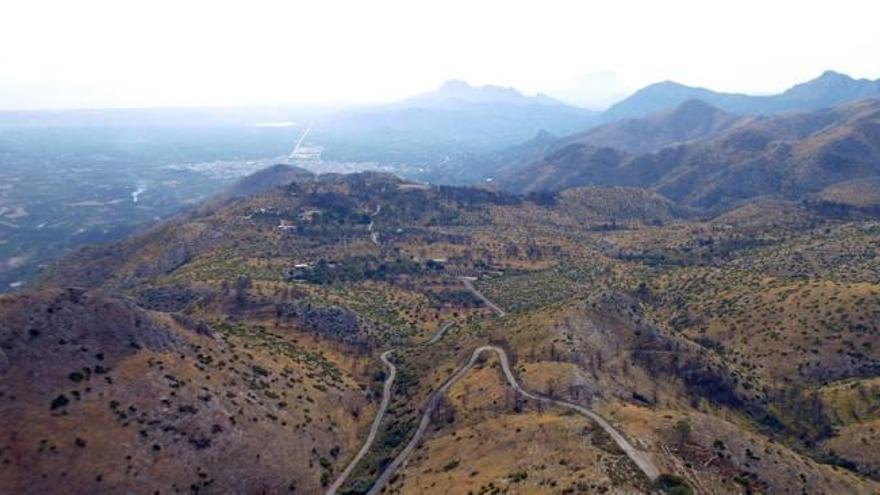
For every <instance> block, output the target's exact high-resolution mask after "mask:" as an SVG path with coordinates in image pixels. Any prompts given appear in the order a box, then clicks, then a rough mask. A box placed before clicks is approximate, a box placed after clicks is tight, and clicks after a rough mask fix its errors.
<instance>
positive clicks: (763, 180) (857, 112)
mask: <svg viewBox="0 0 880 495" xmlns="http://www.w3.org/2000/svg"><path fill="white" fill-rule="evenodd" d="M685 106H693V104H692V103H688V104H686V105H685ZM679 110H680V109H679ZM674 113H675V112H673V114H674ZM652 119H659V117H653V118H652ZM649 120H651V119H646V121H642V122H638V123H631V124H629V127H630V128H635V129H638V130H643V129H651V126H650V125H649V123H648V122H647V121H649ZM612 129H613V128H612ZM617 130H620V129H619V128H618V129H617ZM602 132H604V133H605V134H606V135H611V136H614V139H609V140H610V141H611V142H615V143H621V142H623V143H627V142H629V141H627V140H628V139H631V137H630V136H628V135H627V134H626V133H617V134H615V133H614V132H612V130H605V131H602ZM588 134H589V133H588ZM655 135H656V134H655ZM586 141H587V142H580V141H574V142H570V144H565V145H562V146H561V147H558V148H555V149H553V150H552V151H551V152H549V153H548V154H547V155H546V156H545V157H544V159H543V160H540V161H538V162H536V163H534V164H531V165H529V166H525V167H520V168H518V169H517V170H514V171H511V172H509V173H508V174H507V175H506V176H505V177H502V178H501V179H500V180H499V187H501V188H503V189H507V190H510V191H515V192H533V191H553V190H562V189H567V188H569V187H578V186H585V185H598V186H618V185H622V186H634V187H649V188H652V189H653V190H655V191H657V192H659V193H661V194H663V195H664V196H666V197H668V198H670V199H672V200H674V201H677V202H680V203H682V204H684V205H689V206H697V207H707V208H714V207H719V206H724V205H730V204H733V203H736V202H737V201H740V200H745V199H750V198H755V197H758V196H781V197H785V198H789V199H798V198H805V197H806V196H807V195H809V194H811V193H815V192H818V191H820V190H822V189H823V188H825V187H827V186H829V185H832V184H835V183H838V182H843V181H848V180H853V179H856V178H862V177H872V176H876V175H878V174H880V100H876V99H875V100H866V101H862V102H858V103H853V104H848V105H843V106H839V107H835V108H832V109H826V110H820V111H816V112H811V113H803V114H791V115H784V116H778V117H766V118H755V119H749V120H746V121H741V122H739V123H738V125H736V126H733V127H731V128H729V129H728V130H726V131H724V132H721V133H720V134H717V135H710V136H709V137H706V138H704V139H701V140H696V141H691V142H688V143H686V144H681V145H677V146H669V147H666V148H663V149H661V150H659V151H656V152H653V153H634V152H630V151H627V150H625V149H619V148H615V147H611V146H597V145H595V144H590V143H589V140H586ZM597 142H601V141H598V140H597Z"/></svg>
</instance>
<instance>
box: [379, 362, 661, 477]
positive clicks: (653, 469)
mask: <svg viewBox="0 0 880 495" xmlns="http://www.w3.org/2000/svg"><path fill="white" fill-rule="evenodd" d="M484 352H494V353H496V354H498V358H499V360H500V361H501V368H502V370H503V371H504V377H505V378H506V379H507V383H508V384H510V386H511V387H513V388H514V390H516V391H517V392H519V393H520V394H522V395H523V396H524V397H526V398H529V399H532V400H535V401H540V402H545V403H548V404H553V405H556V406H560V407H564V408H566V409H571V410H573V411H577V412H579V413H581V414H583V415H584V416H587V417H588V418H590V419H591V420H593V421H594V422H595V423H596V424H598V425H599V427H600V428H602V429H603V430H605V432H606V433H608V435H610V436H611V438H612V439H613V440H614V442H615V443H616V444H617V445H618V446H619V447H620V448H621V450H623V451H624V453H626V455H627V456H628V457H629V458H630V459H632V461H633V462H634V463H635V464H636V466H638V468H639V469H640V470H641V471H642V472H643V473H645V476H647V477H648V478H649V479H651V480H655V479H657V477H658V476H659V475H660V471H659V470H658V469H657V466H656V465H655V464H654V462H653V461H652V460H651V457H650V455H649V454H647V453H645V452H642V451H640V450H638V449H636V448H635V447H633V445H632V444H631V443H629V440H627V439H626V438H625V437H624V436H623V435H622V434H621V433H620V432H619V431H617V429H615V428H614V427H613V426H611V424H610V423H609V422H608V421H606V420H605V419H604V418H603V417H601V416H599V415H598V414H596V413H595V412H593V411H591V410H589V409H587V408H586V407H583V406H579V405H577V404H572V403H570V402H566V401H564V400H559V399H551V398H549V397H543V396H540V395H536V394H534V393H531V392H529V391H527V390H525V389H524V388H522V386H521V385H520V384H519V382H517V381H516V377H515V376H514V375H513V371H511V369H510V360H509V359H508V357H507V352H505V351H504V349H502V348H500V347H496V346H491V345H485V346H481V347H477V348H476V349H474V352H473V354H471V358H470V360H469V361H468V362H467V364H465V365H464V366H462V367H461V368H459V370H458V371H457V372H456V373H455V374H454V375H452V376H451V377H450V378H449V379H448V380H447V381H446V382H445V383H444V384H443V385H442V386H441V387H440V388H439V389H438V390H437V391H435V392H434V393H433V394H431V398H430V399H429V401H428V407H427V408H426V409H425V413H424V414H423V415H422V419H421V421H420V422H419V427H418V428H417V429H416V432H415V434H414V435H413V437H412V439H411V440H410V441H409V443H408V444H406V447H404V448H403V450H402V451H401V452H400V454H398V455H397V457H395V458H394V460H393V461H392V462H391V464H389V465H388V467H386V468H385V471H383V472H382V474H381V475H380V476H379V478H378V479H377V480H376V482H375V483H374V484H373V487H372V488H370V491H369V492H367V495H376V494H378V493H380V492H381V491H382V489H383V488H384V487H385V485H386V484H388V481H389V480H390V479H391V477H392V476H394V473H395V472H397V470H398V469H400V467H402V466H403V465H404V463H406V461H407V460H408V459H409V457H410V456H411V455H412V453H413V451H414V450H415V449H416V446H417V445H418V444H419V442H420V441H421V439H422V436H423V435H424V434H425V431H426V430H427V429H428V425H430V423H431V414H432V413H433V412H434V409H435V408H436V407H437V404H439V402H440V398H441V397H442V396H443V395H444V394H446V392H448V391H449V389H450V388H452V386H453V385H455V384H456V383H457V382H458V381H460V380H461V379H462V378H464V377H465V376H467V374H468V372H470V370H471V369H473V367H474V365H475V364H476V362H477V359H479V357H480V354H482V353H484Z"/></svg>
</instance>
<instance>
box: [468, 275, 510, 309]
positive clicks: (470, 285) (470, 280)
mask: <svg viewBox="0 0 880 495" xmlns="http://www.w3.org/2000/svg"><path fill="white" fill-rule="evenodd" d="M458 279H459V280H461V282H462V283H463V284H464V286H465V287H467V289H468V290H469V291H471V292H472V293H473V294H474V295H475V296H477V297H478V298H479V299H480V300H481V301H483V303H484V304H485V305H486V306H489V307H490V308H492V310H493V311H495V313H497V314H498V316H499V317H500V318H503V317H504V316H505V315H507V313H506V312H505V311H504V310H503V309H501V308H499V307H498V305H497V304H495V303H493V302H492V301H490V300H489V298H487V297H486V296H484V295H483V293H482V292H480V291H478V290H477V288H476V287H474V284H473V281H474V280H475V279H474V278H472V277H459V278H458Z"/></svg>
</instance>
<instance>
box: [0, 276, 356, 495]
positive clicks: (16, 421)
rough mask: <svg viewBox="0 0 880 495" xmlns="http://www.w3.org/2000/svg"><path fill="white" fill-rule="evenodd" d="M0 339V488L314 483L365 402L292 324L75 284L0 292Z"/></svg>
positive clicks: (347, 447)
mask: <svg viewBox="0 0 880 495" xmlns="http://www.w3.org/2000/svg"><path fill="white" fill-rule="evenodd" d="M0 349H2V350H0V411H2V415H3V421H2V424H0V462H2V465H3V467H2V469H0V491H2V492H3V493H21V494H39V493H57V492H59V491H64V492H66V493H122V492H136V491H143V492H149V493H154V492H161V493H166V492H175V491H187V492H200V491H207V492H211V493H231V492H238V493H257V492H273V493H277V492H281V491H292V490H295V491H297V492H305V493H315V492H317V491H319V490H320V487H321V484H322V478H328V477H329V476H330V474H331V472H332V466H333V464H334V463H335V462H337V457H338V456H340V455H342V456H347V455H349V452H351V451H352V450H353V449H354V447H355V445H356V444H355V442H356V436H357V433H358V430H359V429H360V427H361V425H360V424H359V423H358V418H357V417H356V416H352V415H351V413H350V411H351V410H353V409H356V408H359V407H368V403H367V402H366V399H365V397H364V394H363V393H362V392H361V391H360V388H359V386H358V384H357V383H356V382H355V381H354V380H353V378H352V374H350V373H349V372H348V371H346V370H344V369H343V368H342V367H340V366H339V362H338V361H334V359H338V356H336V355H334V354H333V353H329V352H328V353H326V354H320V353H317V352H315V349H314V347H311V346H310V345H309V344H308V343H306V342H304V341H302V340H301V339H300V335H299V332H298V331H297V329H296V328H295V327H294V328H292V327H291V326H289V325H288V326H285V327H280V328H279V327H276V328H274V329H273V330H272V331H268V330H266V329H265V328H263V327H261V326H259V325H257V324H254V323H252V322H237V323H231V324H230V323H212V324H211V325H208V324H206V323H204V322H198V321H197V320H196V319H193V318H191V317H188V316H184V315H171V314H166V313H158V312H152V311H146V310H144V309H141V308H139V307H137V306H136V305H135V304H134V303H133V302H132V301H129V300H125V299H119V298H114V297H107V296H104V295H99V294H94V293H89V292H85V291H82V290H77V289H51V290H47V291H42V292H36V293H30V294H22V295H9V296H3V297H0ZM341 403H345V404H347V405H348V406H347V407H346V408H341V407H339V404H341ZM62 487H63V488H62Z"/></svg>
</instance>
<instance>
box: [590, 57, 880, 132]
mask: <svg viewBox="0 0 880 495" xmlns="http://www.w3.org/2000/svg"><path fill="white" fill-rule="evenodd" d="M872 97H880V80H875V81H871V80H868V79H853V78H851V77H849V76H847V75H846V74H841V73H839V72H834V71H830V70H829V71H825V72H824V73H823V74H822V75H820V76H819V77H817V78H816V79H813V80H811V81H807V82H804V83H801V84H797V85H795V86H793V87H791V88H789V89H787V90H786V91H784V92H782V93H780V94H776V95H760V96H754V95H746V94H740V93H720V92H717V91H712V90H710V89H706V88H697V87H691V86H686V85H684V84H679V83H676V82H672V81H664V82H660V83H656V84H651V85H650V86H646V87H644V88H642V89H640V90H638V91H636V92H635V93H634V94H633V95H631V96H629V97H627V98H626V99H624V100H622V101H620V102H618V103H615V104H614V105H612V106H611V107H609V108H608V109H607V110H606V111H605V112H604V114H603V115H602V120H603V121H605V122H610V121H614V120H620V119H625V118H632V117H645V116H647V115H650V114H653V113H656V112H660V111H662V110H666V109H668V108H671V107H674V106H677V105H679V104H681V103H683V102H685V101H687V100H693V99H698V100H702V101H704V102H706V103H708V104H710V105H712V106H715V107H718V108H720V109H722V110H725V111H727V112H731V113H737V114H750V115H762V114H763V115H766V114H772V113H780V112H788V111H807V110H818V109H820V108H825V107H831V106H835V105H840V104H842V103H847V102H850V101H855V100H860V99H864V98H872Z"/></svg>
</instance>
